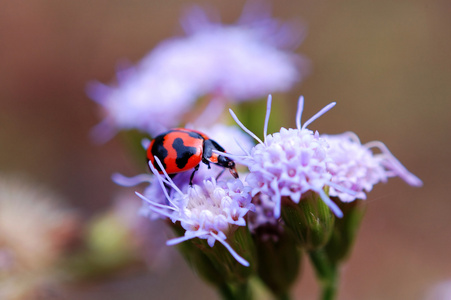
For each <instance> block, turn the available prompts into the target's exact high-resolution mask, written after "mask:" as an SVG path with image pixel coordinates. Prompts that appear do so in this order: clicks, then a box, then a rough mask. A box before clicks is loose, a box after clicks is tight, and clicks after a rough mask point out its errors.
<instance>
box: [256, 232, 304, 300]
mask: <svg viewBox="0 0 451 300" xmlns="http://www.w3.org/2000/svg"><path fill="white" fill-rule="evenodd" d="M255 244H256V246H257V257H258V267H257V273H258V276H259V277H260V279H261V280H262V281H263V282H264V283H265V285H266V286H267V288H268V289H269V290H270V291H271V292H272V293H273V294H274V296H276V297H277V299H283V297H284V296H287V295H288V294H289V291H290V288H291V287H292V285H293V283H294V282H295V281H296V279H297V278H298V275H299V270H300V267H301V257H302V256H301V254H302V251H301V249H299V247H298V246H297V243H296V241H295V238H294V236H293V234H292V233H291V232H290V231H289V230H284V231H283V232H282V233H280V234H279V235H278V236H277V238H276V239H272V238H265V236H262V235H256V236H255Z"/></svg>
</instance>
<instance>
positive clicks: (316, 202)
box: [282, 192, 335, 250]
mask: <svg viewBox="0 0 451 300" xmlns="http://www.w3.org/2000/svg"><path fill="white" fill-rule="evenodd" d="M282 219H283V220H284V222H285V224H286V226H287V227H288V228H290V229H291V230H292V232H293V234H294V237H295V238H296V240H297V242H298V243H299V244H300V246H301V247H303V248H305V249H306V250H315V249H318V248H321V247H323V246H324V245H326V243H327V242H328V241H329V239H330V237H331V234H332V231H333V228H334V221H335V216H334V214H333V213H332V211H331V210H330V208H329V207H328V206H327V205H326V204H325V203H324V202H323V201H322V200H321V197H320V196H319V195H318V194H317V193H313V192H310V193H308V194H306V195H304V196H303V197H302V199H301V200H300V201H299V203H298V204H296V203H294V202H293V201H292V200H291V199H290V198H288V197H283V198H282Z"/></svg>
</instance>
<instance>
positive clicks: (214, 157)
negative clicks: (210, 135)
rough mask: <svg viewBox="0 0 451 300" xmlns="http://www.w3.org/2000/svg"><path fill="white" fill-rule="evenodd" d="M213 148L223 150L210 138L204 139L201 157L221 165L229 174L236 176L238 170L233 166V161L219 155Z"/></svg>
mask: <svg viewBox="0 0 451 300" xmlns="http://www.w3.org/2000/svg"><path fill="white" fill-rule="evenodd" d="M213 150H217V151H220V152H225V150H224V148H222V147H221V146H220V145H219V144H218V143H216V142H215V141H213V140H211V139H208V140H205V142H204V153H203V159H205V160H207V161H209V162H212V163H214V164H216V165H218V166H221V167H223V168H227V169H229V170H230V174H232V176H233V177H234V178H238V172H237V171H236V168H235V162H234V161H233V160H231V159H230V158H228V157H226V156H224V155H220V154H218V153H215V152H213Z"/></svg>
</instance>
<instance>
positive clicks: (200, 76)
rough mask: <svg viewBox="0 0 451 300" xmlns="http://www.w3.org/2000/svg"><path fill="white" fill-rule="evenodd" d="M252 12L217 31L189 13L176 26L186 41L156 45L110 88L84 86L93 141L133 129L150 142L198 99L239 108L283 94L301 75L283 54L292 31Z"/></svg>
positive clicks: (294, 59)
mask: <svg viewBox="0 0 451 300" xmlns="http://www.w3.org/2000/svg"><path fill="white" fill-rule="evenodd" d="M255 9H256V6H249V7H248V8H247V9H245V11H244V13H243V16H242V18H241V20H240V22H239V23H237V24H235V25H224V24H221V23H218V22H214V21H211V20H209V18H208V17H207V15H206V14H205V12H203V11H202V10H201V9H199V8H194V9H193V10H192V11H191V13H190V14H188V15H187V17H185V18H184V20H183V25H184V28H185V31H186V32H187V35H186V36H184V37H176V38H172V39H168V40H166V41H164V42H162V43H160V44H159V45H158V46H157V47H156V48H155V49H154V50H153V51H151V52H150V53H149V54H148V55H147V56H146V57H144V58H143V59H142V60H141V61H140V62H139V63H138V65H137V66H136V67H132V68H128V69H125V70H122V71H120V72H118V76H117V77H118V80H117V83H115V84H113V85H111V86H106V85H103V84H101V83H97V82H96V83H92V84H91V85H89V86H88V95H89V96H90V97H91V98H92V99H94V100H95V101H96V102H97V103H99V104H100V106H101V107H102V110H103V114H104V121H103V122H102V123H100V124H99V126H98V127H97V128H96V131H95V133H98V136H100V137H101V138H103V139H108V138H109V137H111V135H112V134H114V133H115V132H116V131H117V130H122V129H138V130H141V131H144V132H147V133H149V134H150V135H153V136H155V135H158V134H160V133H161V132H163V131H165V130H167V129H169V128H172V127H176V126H180V125H182V124H183V123H185V115H186V114H187V112H189V111H190V110H191V108H192V107H193V105H194V103H195V102H196V100H197V99H198V98H200V97H203V96H207V98H209V99H221V101H222V102H224V101H226V100H228V101H244V100H250V99H255V98H258V97H262V96H264V95H266V94H267V93H269V92H270V91H286V90H287V89H289V88H290V87H291V86H292V85H293V84H294V83H295V82H297V81H299V80H300V78H301V77H302V75H303V74H302V73H301V69H305V62H304V61H303V59H301V57H300V56H298V55H295V54H293V52H291V49H290V46H293V45H294V44H296V43H298V42H299V41H300V36H299V35H296V34H295V32H296V30H295V29H294V27H293V26H292V24H285V23H281V22H279V21H277V20H275V19H272V18H270V17H269V16H267V14H262V16H260V17H257V14H256V13H255V12H252V11H253V10H255ZM293 41H294V42H293ZM291 48H293V47H291ZM222 107H223V105H222Z"/></svg>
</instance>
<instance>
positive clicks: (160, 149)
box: [151, 135, 168, 172]
mask: <svg viewBox="0 0 451 300" xmlns="http://www.w3.org/2000/svg"><path fill="white" fill-rule="evenodd" d="M164 137H165V136H164V135H159V136H157V137H156V138H155V142H154V143H153V146H152V150H151V152H152V155H153V156H156V157H158V159H159V160H160V162H161V164H162V165H163V168H164V169H166V164H165V163H164V159H165V158H166V157H167V156H168V150H166V148H165V147H164V146H163V141H164ZM154 167H155V169H157V170H158V172H161V168H160V166H159V165H158V163H157V162H156V161H155V163H154Z"/></svg>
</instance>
